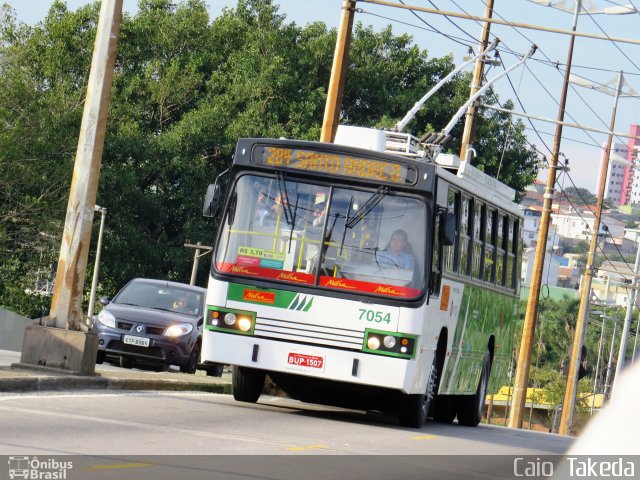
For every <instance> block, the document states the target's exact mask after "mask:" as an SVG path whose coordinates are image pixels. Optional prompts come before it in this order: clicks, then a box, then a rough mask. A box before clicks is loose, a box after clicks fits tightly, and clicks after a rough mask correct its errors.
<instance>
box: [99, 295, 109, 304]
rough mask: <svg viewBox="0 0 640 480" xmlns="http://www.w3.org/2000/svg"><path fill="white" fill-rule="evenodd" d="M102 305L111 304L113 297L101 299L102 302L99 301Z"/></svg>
mask: <svg viewBox="0 0 640 480" xmlns="http://www.w3.org/2000/svg"><path fill="white" fill-rule="evenodd" d="M98 301H99V302H100V303H101V304H102V305H108V304H109V303H111V297H101V298H100V300H98Z"/></svg>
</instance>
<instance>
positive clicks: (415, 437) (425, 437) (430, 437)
mask: <svg viewBox="0 0 640 480" xmlns="http://www.w3.org/2000/svg"><path fill="white" fill-rule="evenodd" d="M432 438H438V436H437V435H416V436H413V437H411V440H431V439H432Z"/></svg>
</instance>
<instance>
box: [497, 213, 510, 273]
mask: <svg viewBox="0 0 640 480" xmlns="http://www.w3.org/2000/svg"><path fill="white" fill-rule="evenodd" d="M497 230H498V232H497V233H498V249H497V255H496V285H500V286H504V281H505V275H504V274H505V270H504V262H505V261H506V255H507V247H506V242H507V234H508V232H507V217H505V216H504V215H502V214H498V228H497Z"/></svg>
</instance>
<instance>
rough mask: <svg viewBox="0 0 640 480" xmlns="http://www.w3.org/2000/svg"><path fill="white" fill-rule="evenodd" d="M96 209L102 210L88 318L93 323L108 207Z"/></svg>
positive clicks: (96, 208)
mask: <svg viewBox="0 0 640 480" xmlns="http://www.w3.org/2000/svg"><path fill="white" fill-rule="evenodd" d="M94 211H96V212H100V231H99V232H98V245H97V246H96V263H95V265H94V267H93V280H92V281H91V294H90V297H89V308H88V309H87V320H88V323H89V325H91V320H92V319H93V310H94V308H95V305H96V287H97V286H98V273H99V271H100V252H101V251H102V233H103V232H104V217H106V216H107V209H106V208H103V207H99V206H98V205H96V206H95V207H94Z"/></svg>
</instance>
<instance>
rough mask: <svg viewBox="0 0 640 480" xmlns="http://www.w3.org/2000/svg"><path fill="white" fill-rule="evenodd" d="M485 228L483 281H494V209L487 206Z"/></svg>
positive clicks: (495, 216)
mask: <svg viewBox="0 0 640 480" xmlns="http://www.w3.org/2000/svg"><path fill="white" fill-rule="evenodd" d="M486 218H487V222H486V224H487V228H486V230H485V244H484V281H485V282H488V283H494V282H495V280H496V276H495V248H496V247H495V245H496V228H495V227H496V218H497V215H496V211H495V210H493V209H489V208H487V210H486Z"/></svg>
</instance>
